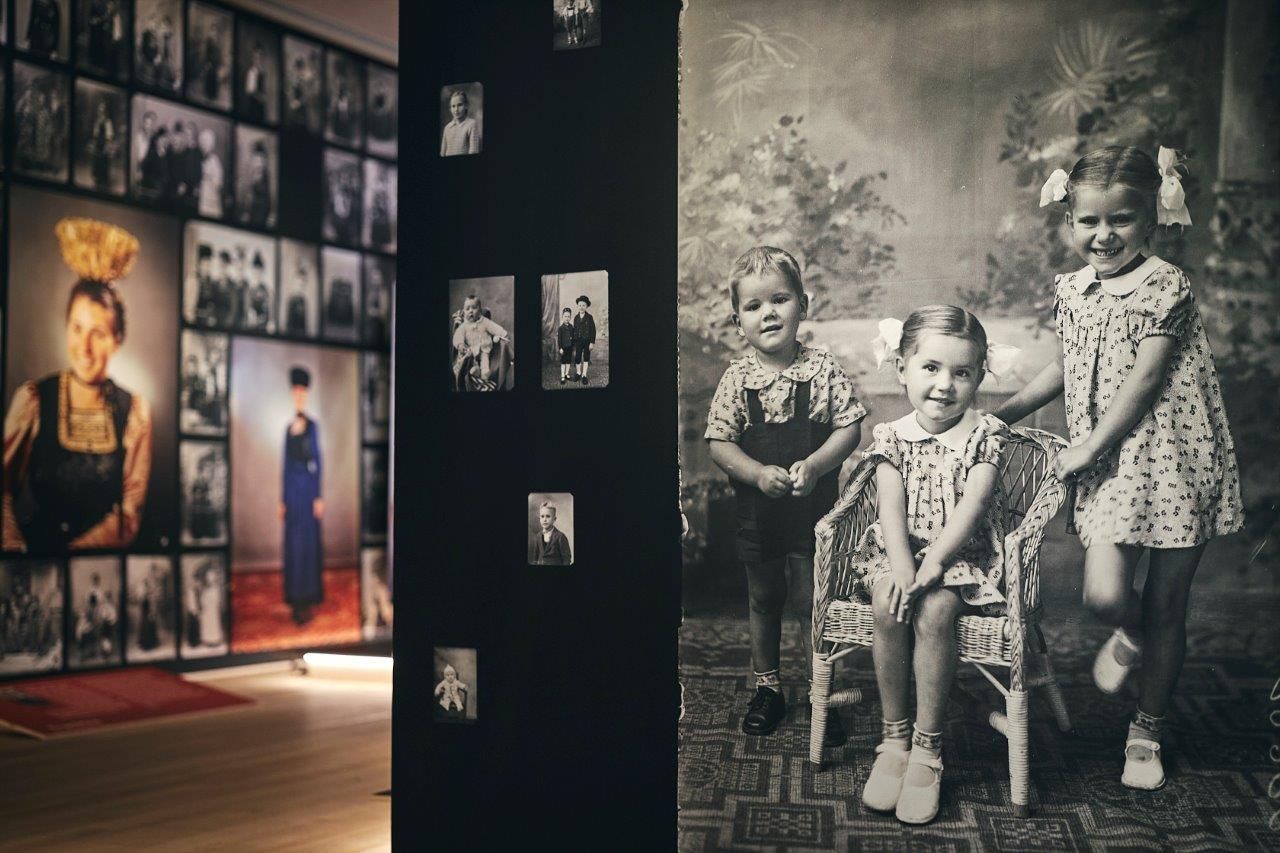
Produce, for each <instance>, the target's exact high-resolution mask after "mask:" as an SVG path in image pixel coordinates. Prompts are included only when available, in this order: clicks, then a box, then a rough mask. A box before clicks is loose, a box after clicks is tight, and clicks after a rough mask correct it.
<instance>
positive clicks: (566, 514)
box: [525, 492, 574, 566]
mask: <svg viewBox="0 0 1280 853" xmlns="http://www.w3.org/2000/svg"><path fill="white" fill-rule="evenodd" d="M525 527H526V532H527V533H528V537H529V565H531V566H571V565H573V555H574V549H573V545H574V538H573V495H571V494H569V493H568V492H533V493H532V494H530V495H529V512H528V516H527V517H526V518H525Z"/></svg>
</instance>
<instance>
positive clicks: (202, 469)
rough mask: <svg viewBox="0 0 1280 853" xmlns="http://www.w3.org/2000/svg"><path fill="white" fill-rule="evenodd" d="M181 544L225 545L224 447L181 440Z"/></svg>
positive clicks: (225, 462)
mask: <svg viewBox="0 0 1280 853" xmlns="http://www.w3.org/2000/svg"><path fill="white" fill-rule="evenodd" d="M178 449H179V467H180V469H181V472H182V544H183V545H205V546H209V545H225V544H227V446H226V444H224V443H222V442H219V441H183V442H182V443H181V444H180V445H179V448H178Z"/></svg>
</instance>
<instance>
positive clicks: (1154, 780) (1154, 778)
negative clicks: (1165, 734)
mask: <svg viewBox="0 0 1280 853" xmlns="http://www.w3.org/2000/svg"><path fill="white" fill-rule="evenodd" d="M1120 784H1122V785H1124V786H1125V787H1126V788H1137V789H1138V790H1139V791H1155V790H1158V789H1159V788H1162V787H1164V764H1163V763H1161V761H1160V744H1158V743H1156V742H1155V741H1153V740H1148V739H1147V738H1141V737H1131V738H1129V739H1128V740H1127V741H1125V743H1124V772H1123V773H1122V774H1120Z"/></svg>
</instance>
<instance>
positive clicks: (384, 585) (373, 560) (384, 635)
mask: <svg viewBox="0 0 1280 853" xmlns="http://www.w3.org/2000/svg"><path fill="white" fill-rule="evenodd" d="M360 599H361V602H362V604H361V608H360V610H361V624H362V634H363V636H364V639H366V640H386V639H390V637H391V628H392V625H393V623H394V621H395V620H394V616H395V609H394V607H393V606H392V603H391V567H390V566H389V565H388V563H387V549H386V548H362V549H361V550H360Z"/></svg>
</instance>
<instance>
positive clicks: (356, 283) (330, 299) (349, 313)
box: [320, 246, 360, 342]
mask: <svg viewBox="0 0 1280 853" xmlns="http://www.w3.org/2000/svg"><path fill="white" fill-rule="evenodd" d="M320 273H321V276H322V278H321V282H322V283H323V291H322V297H323V299H324V315H323V316H324V324H323V325H324V338H325V340H328V341H347V342H355V341H357V340H359V338H360V254H359V253H358V252H348V251H347V250H346V249H334V248H332V247H330V246H325V247H324V251H323V252H321V254H320Z"/></svg>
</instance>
